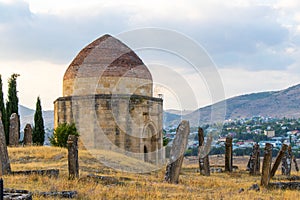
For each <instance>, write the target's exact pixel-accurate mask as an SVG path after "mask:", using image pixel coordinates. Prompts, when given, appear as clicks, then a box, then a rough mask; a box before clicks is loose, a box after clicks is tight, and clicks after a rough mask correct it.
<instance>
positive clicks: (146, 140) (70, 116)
mask: <svg viewBox="0 0 300 200" xmlns="http://www.w3.org/2000/svg"><path fill="white" fill-rule="evenodd" d="M54 107H55V110H54V113H55V127H57V126H58V124H60V123H64V122H69V123H70V122H75V123H76V127H77V128H78V130H79V133H80V135H81V136H80V139H81V140H82V142H83V144H84V145H85V147H86V148H95V149H105V150H114V151H124V152H126V153H127V152H129V153H132V154H133V156H134V157H136V158H139V159H142V160H146V161H148V162H152V163H155V164H157V163H159V162H161V160H162V159H164V156H163V155H161V154H162V153H161V152H162V151H157V150H158V149H162V128H163V127H162V117H163V116H162V113H163V112H162V109H163V108H162V99H159V98H153V97H147V96H139V95H131V96H130V95H108V94H101V95H90V96H88V95H87V96H73V97H62V98H59V99H57V100H56V101H55V103H54ZM124 152H123V153H124ZM144 153H146V154H144Z"/></svg>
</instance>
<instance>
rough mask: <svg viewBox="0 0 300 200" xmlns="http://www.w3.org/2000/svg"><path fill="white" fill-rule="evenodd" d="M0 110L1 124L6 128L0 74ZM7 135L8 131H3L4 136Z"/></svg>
mask: <svg viewBox="0 0 300 200" xmlns="http://www.w3.org/2000/svg"><path fill="white" fill-rule="evenodd" d="M0 112H1V118H2V124H3V126H4V130H6V129H5V126H6V120H7V118H6V110H5V106H4V98H3V90H2V77H1V74H0ZM7 137H8V133H6V132H5V138H7ZM6 140H7V139H6ZM6 142H7V141H6Z"/></svg>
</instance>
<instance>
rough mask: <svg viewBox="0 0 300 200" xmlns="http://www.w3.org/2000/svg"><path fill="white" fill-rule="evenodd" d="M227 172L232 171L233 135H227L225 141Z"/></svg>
mask: <svg viewBox="0 0 300 200" xmlns="http://www.w3.org/2000/svg"><path fill="white" fill-rule="evenodd" d="M225 172H232V137H230V136H228V137H226V142H225Z"/></svg>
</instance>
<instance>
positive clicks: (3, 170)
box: [0, 113, 11, 176]
mask: <svg viewBox="0 0 300 200" xmlns="http://www.w3.org/2000/svg"><path fill="white" fill-rule="evenodd" d="M1 118H2V116H1V113H0V165H1V166H0V175H1V176H2V175H5V174H9V173H10V172H11V168H10V162H9V157H8V152H7V146H6V139H5V133H4V127H3V124H2V119H1Z"/></svg>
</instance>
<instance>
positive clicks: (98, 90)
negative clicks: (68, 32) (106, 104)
mask: <svg viewBox="0 0 300 200" xmlns="http://www.w3.org/2000/svg"><path fill="white" fill-rule="evenodd" d="M152 84H153V83H152V76H151V73H150V71H149V70H148V68H147V67H146V65H145V64H144V63H143V61H142V60H141V59H140V58H139V57H138V56H137V55H136V53H135V52H134V51H133V50H131V49H130V48H129V47H128V46H126V45H125V44H124V43H122V42H121V41H120V40H118V39H116V38H114V37H112V36H110V35H104V36H102V37H100V38H98V39H97V40H95V41H93V42H92V43H90V44H89V45H87V46H86V47H85V48H83V49H82V50H81V51H80V52H79V54H78V55H77V56H76V57H75V58H74V60H73V61H72V62H71V64H70V66H69V67H68V69H67V71H66V72H65V75H64V79H63V96H73V95H89V94H114V93H117V94H138V95H145V96H152Z"/></svg>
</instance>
